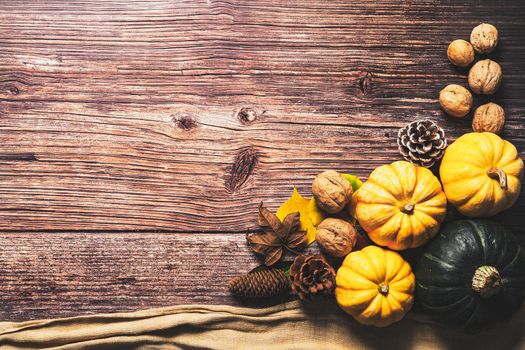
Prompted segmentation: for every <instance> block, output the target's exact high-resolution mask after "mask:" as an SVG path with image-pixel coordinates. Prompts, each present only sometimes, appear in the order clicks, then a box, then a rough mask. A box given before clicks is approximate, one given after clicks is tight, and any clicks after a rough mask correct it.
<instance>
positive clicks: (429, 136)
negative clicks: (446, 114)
mask: <svg viewBox="0 0 525 350" xmlns="http://www.w3.org/2000/svg"><path fill="white" fill-rule="evenodd" d="M397 145H398V146H399V152H401V154H402V155H403V157H404V158H405V159H406V160H407V161H409V162H412V163H414V164H416V165H419V166H423V167H425V168H430V167H431V166H433V165H434V164H435V163H436V162H437V161H438V160H440V159H441V157H443V153H444V152H445V148H446V147H447V139H446V138H445V132H444V131H443V129H441V128H440V127H439V126H437V125H436V124H435V123H434V122H432V121H431V120H416V121H415V122H412V123H410V124H408V125H407V126H405V127H404V128H402V129H400V130H399V133H398V136H397Z"/></svg>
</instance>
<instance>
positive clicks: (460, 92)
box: [439, 84, 472, 118]
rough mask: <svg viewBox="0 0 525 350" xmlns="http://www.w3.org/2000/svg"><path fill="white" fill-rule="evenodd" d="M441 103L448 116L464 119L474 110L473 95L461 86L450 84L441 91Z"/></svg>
mask: <svg viewBox="0 0 525 350" xmlns="http://www.w3.org/2000/svg"><path fill="white" fill-rule="evenodd" d="M439 103H440V105H441V108H443V110H444V111H445V113H447V114H448V115H450V116H452V117H455V118H463V117H465V116H466V115H467V114H468V113H469V112H470V109H471V108H472V94H471V93H470V92H469V91H468V90H467V89H465V88H464V87H463V86H461V85H456V84H450V85H448V86H446V87H445V88H444V89H443V90H441V91H440V93H439Z"/></svg>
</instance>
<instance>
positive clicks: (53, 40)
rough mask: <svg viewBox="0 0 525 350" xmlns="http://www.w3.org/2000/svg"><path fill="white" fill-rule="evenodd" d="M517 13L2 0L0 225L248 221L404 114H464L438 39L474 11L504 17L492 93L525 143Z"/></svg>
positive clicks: (522, 9)
mask: <svg viewBox="0 0 525 350" xmlns="http://www.w3.org/2000/svg"><path fill="white" fill-rule="evenodd" d="M495 9H497V11H495ZM524 13H525V3H523V2H519V1H509V2H505V3H502V4H499V3H498V4H495V3H494V2H493V1H477V2H476V3H475V6H473V5H472V4H468V3H461V4H453V3H451V2H449V1H441V2H436V1H415V0H414V1H406V2H402V3H400V2H398V1H388V0H380V1H374V2H370V1H352V2H348V1H330V2H329V3H327V2H326V1H314V0H310V1H293V2H281V1H270V0H267V1H263V0H260V1H240V0H238V1H229V2H223V1H213V0H208V1H193V0H191V1H115V0H112V1H104V2H99V1H84V2H69V1H59V0H51V1H46V2H45V3H42V2H34V1H14V0H6V1H2V3H1V4H0V18H1V20H0V43H1V45H2V50H0V62H1V65H0V138H1V142H0V198H2V201H1V203H0V224H1V226H2V229H5V230H21V231H27V230H136V229H140V230H151V229H159V230H169V231H180V232H184V231H208V232H212V231H213V232H222V231H231V232H234V231H243V230H245V229H253V228H254V227H255V220H254V219H255V209H256V206H257V204H258V202H259V201H261V200H262V201H264V202H266V203H267V204H268V205H269V206H270V207H272V208H276V207H277V206H278V204H279V203H281V202H283V201H284V200H285V199H286V197H287V196H288V195H289V193H290V191H291V188H292V186H293V185H296V186H298V188H299V190H300V191H301V192H302V193H303V194H305V195H309V187H310V183H311V181H312V179H313V177H314V176H315V174H317V173H319V172H321V171H322V170H325V169H330V168H335V169H339V170H342V171H346V172H351V173H355V174H357V175H360V176H362V177H363V178H366V176H367V175H368V174H369V172H370V171H371V170H372V169H373V168H374V167H376V166H378V165H380V164H384V163H388V162H390V161H393V160H396V159H399V155H398V153H397V150H396V145H395V134H396V131H397V129H398V128H399V127H401V126H403V125H404V124H405V123H407V122H409V121H412V120H414V119H417V118H427V117H428V118H431V119H433V120H435V121H437V122H438V123H439V124H441V125H442V126H444V127H445V128H446V131H447V133H448V135H449V136H450V139H454V138H455V137H457V136H458V135H460V134H462V133H464V132H467V131H468V130H470V126H469V123H470V121H469V120H465V121H455V120H450V119H448V118H447V117H445V116H444V115H443V113H442V112H441V111H440V110H439V106H438V103H437V100H436V97H437V94H438V91H439V90H440V89H441V88H442V87H443V86H444V85H446V84H448V83H462V84H465V75H466V72H465V71H464V70H457V69H454V68H453V67H451V65H450V64H449V63H448V62H447V60H446V57H445V50H446V45H447V44H448V42H449V41H450V40H452V39H454V38H458V37H462V38H468V34H469V32H470V29H471V28H472V27H473V26H474V25H476V24H477V23H478V22H480V21H482V20H490V21H491V22H493V23H495V24H496V25H497V26H498V28H500V31H501V36H502V43H501V45H500V47H499V49H498V51H497V53H496V54H495V57H496V59H497V60H498V61H499V62H500V63H501V64H502V67H503V71H504V86H503V87H502V90H501V92H500V93H498V95H497V96H496V100H497V101H499V102H500V103H502V104H503V105H504V107H505V108H506V111H507V115H508V122H507V126H506V130H505V133H504V136H505V137H506V138H508V139H510V140H512V141H513V142H514V143H515V144H516V145H517V146H518V148H519V151H520V153H521V155H525V132H524V130H523V127H522V124H523V116H524V114H525V101H524V100H523V98H522V96H523V91H525V66H524V64H525V63H524V61H523V59H522V57H523V53H524V51H525V44H524V43H523V40H522V33H523V31H524V29H525V28H524V27H525V25H524V21H523V17H524ZM482 101H484V99H479V100H478V101H477V102H478V103H481V102H482ZM524 207H525V200H524V199H521V200H520V203H519V204H518V208H521V210H523V208H524ZM515 222H516V221H515V220H514V221H513V222H512V224H513V225H515V226H522V222H521V221H519V222H517V223H515Z"/></svg>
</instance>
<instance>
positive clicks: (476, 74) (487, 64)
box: [439, 23, 505, 134]
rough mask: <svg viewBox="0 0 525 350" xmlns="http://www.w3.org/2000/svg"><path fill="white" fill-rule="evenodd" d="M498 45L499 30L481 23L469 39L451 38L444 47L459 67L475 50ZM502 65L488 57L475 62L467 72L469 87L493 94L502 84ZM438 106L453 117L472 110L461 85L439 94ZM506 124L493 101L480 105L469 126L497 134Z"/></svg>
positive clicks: (468, 61)
mask: <svg viewBox="0 0 525 350" xmlns="http://www.w3.org/2000/svg"><path fill="white" fill-rule="evenodd" d="M497 45H498V29H497V28H496V27H495V26H493V25H492V24H487V23H482V24H480V25H478V26H477V27H475V28H474V29H473V30H472V33H471V34H470V42H468V41H466V40H462V39H458V40H454V41H453V42H451V43H450V45H449V46H448V49H447V56H448V59H449V60H450V62H451V63H452V64H453V65H455V66H458V67H463V68H465V67H468V66H469V65H470V64H471V63H472V62H474V56H475V53H479V54H487V53H490V52H492V51H494V49H495V48H496V46H497ZM501 77H502V71H501V66H500V65H499V64H498V63H497V62H495V61H493V60H491V59H484V60H481V61H478V62H476V63H475V64H474V65H473V66H472V67H471V68H470V71H469V73H468V84H469V87H470V89H471V90H472V91H473V92H474V93H476V94H479V95H493V94H494V93H496V91H497V90H498V89H499V86H500V84H501ZM439 103H440V104H441V108H443V110H444V111H445V113H447V114H448V115H450V116H452V117H455V118H463V117H466V116H467V115H468V114H469V113H470V110H471V109H472V104H473V98H472V94H471V93H470V92H469V91H468V90H467V89H466V88H464V87H463V86H461V85H457V84H451V85H448V86H446V87H445V88H444V89H443V90H441V92H440V93H439ZM504 124H505V112H504V110H503V108H502V107H501V106H499V105H497V104H495V103H488V104H485V105H482V106H479V107H478V108H477V109H476V111H475V112H474V118H473V120H472V128H473V129H474V131H477V132H483V131H488V132H493V133H496V134H499V133H500V132H501V131H502V130H503V125H504Z"/></svg>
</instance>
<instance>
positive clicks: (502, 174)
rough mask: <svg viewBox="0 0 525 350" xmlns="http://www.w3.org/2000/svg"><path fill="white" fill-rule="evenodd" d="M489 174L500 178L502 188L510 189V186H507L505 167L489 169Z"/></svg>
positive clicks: (494, 177)
mask: <svg viewBox="0 0 525 350" xmlns="http://www.w3.org/2000/svg"><path fill="white" fill-rule="evenodd" d="M487 175H488V176H489V177H490V178H491V179H494V180H498V181H499V185H500V187H501V189H503V190H507V189H508V186H507V174H506V173H505V171H503V169H501V168H496V167H492V168H490V169H489V170H487Z"/></svg>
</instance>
